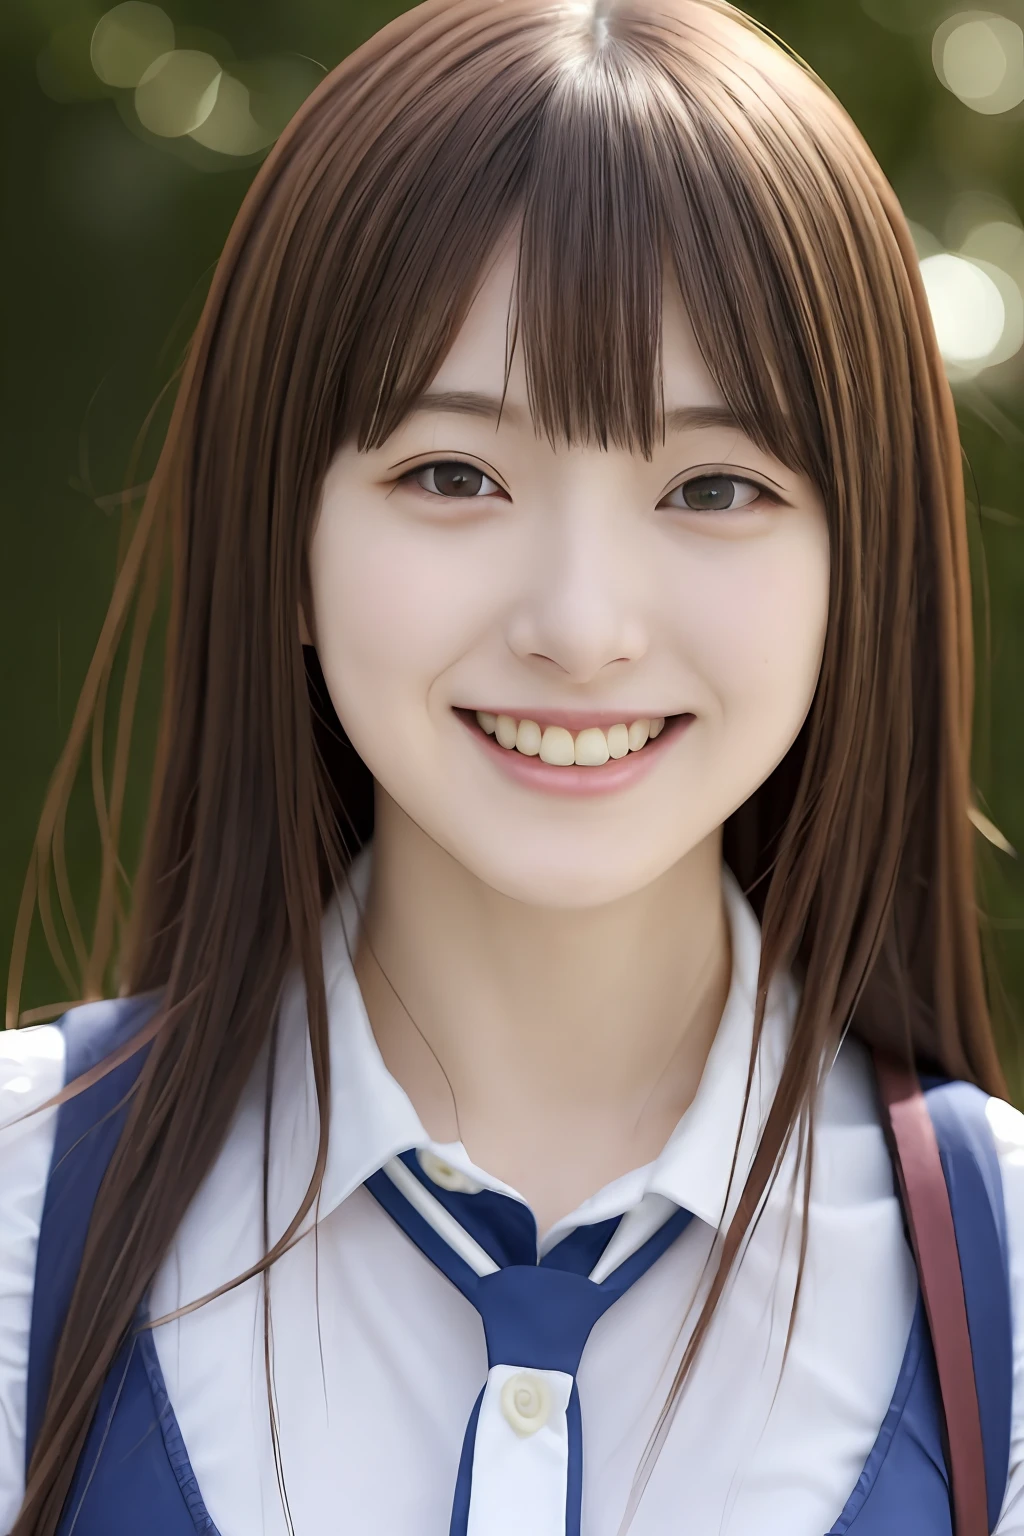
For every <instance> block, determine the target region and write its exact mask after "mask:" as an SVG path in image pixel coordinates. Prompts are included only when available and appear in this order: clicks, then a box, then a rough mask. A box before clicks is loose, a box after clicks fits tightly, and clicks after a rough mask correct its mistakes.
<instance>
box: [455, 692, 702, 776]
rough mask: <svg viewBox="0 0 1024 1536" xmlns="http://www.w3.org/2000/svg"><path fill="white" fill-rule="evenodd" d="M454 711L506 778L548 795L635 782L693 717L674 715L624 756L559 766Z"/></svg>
mask: <svg viewBox="0 0 1024 1536" xmlns="http://www.w3.org/2000/svg"><path fill="white" fill-rule="evenodd" d="M456 714H457V715H458V717H459V719H460V720H461V721H462V723H463V725H464V726H465V727H466V729H467V731H469V732H470V733H471V734H472V736H473V738H474V739H475V740H476V742H477V743H478V745H479V746H480V749H481V751H483V752H486V753H487V756H488V757H489V758H491V759H492V760H493V761H494V763H495V764H496V766H497V767H499V768H501V769H502V770H503V771H504V772H505V773H506V774H508V776H509V778H510V779H515V781H516V782H517V783H518V784H526V785H527V786H528V787H529V788H530V789H539V790H542V791H543V792H544V793H545V794H550V795H607V794H611V793H612V792H613V791H614V790H617V789H626V788H627V787H628V786H629V785H630V784H636V783H637V782H638V781H639V780H640V779H642V778H643V777H644V775H645V774H647V773H649V772H650V770H651V769H652V768H653V767H654V765H655V763H656V762H657V761H658V759H659V758H660V757H663V756H664V754H665V751H666V750H667V748H668V746H669V745H670V743H671V742H673V741H675V740H676V739H677V737H679V736H681V735H682V733H683V732H684V731H685V730H686V727H687V726H688V725H689V724H690V723H691V721H692V720H694V719H695V716H693V715H676V716H675V717H674V718H673V719H671V720H669V721H668V722H667V723H666V725H665V728H664V730H663V731H662V732H661V733H660V735H658V736H655V738H654V740H653V741H648V742H647V744H646V746H643V747H641V748H640V750H639V752H630V753H629V754H628V755H627V756H626V757H610V758H609V759H608V761H607V762H606V763H602V764H601V765H600V767H594V768H585V767H582V766H581V765H580V764H578V763H577V764H572V765H569V766H566V767H565V768H560V767H559V766H558V765H557V764H555V763H545V762H543V761H542V760H541V759H540V758H539V757H527V756H526V754H525V753H523V752H517V751H516V749H515V747H503V746H502V745H501V744H500V742H497V741H495V739H494V737H493V736H489V735H488V734H487V732H486V731H484V730H482V729H481V728H480V726H479V725H478V724H477V723H476V720H475V719H474V718H472V717H471V716H470V715H469V714H468V713H464V712H463V711H462V710H456Z"/></svg>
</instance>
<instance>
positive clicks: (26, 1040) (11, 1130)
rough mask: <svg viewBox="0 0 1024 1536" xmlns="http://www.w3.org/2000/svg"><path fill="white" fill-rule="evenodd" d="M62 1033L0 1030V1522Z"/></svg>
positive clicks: (16, 1489) (8, 1494)
mask: <svg viewBox="0 0 1024 1536" xmlns="http://www.w3.org/2000/svg"><path fill="white" fill-rule="evenodd" d="M63 1086H64V1035H63V1033H62V1032H61V1030H60V1029H59V1028H58V1027H57V1026H56V1025H53V1024H47V1025H39V1026H36V1027H34V1028H31V1029H9V1030H4V1031H3V1033H0V1167H2V1168H3V1178H2V1179H0V1530H5V1531H6V1530H9V1529H10V1525H11V1522H12V1521H13V1519H14V1516H15V1514H16V1513H17V1509H18V1505H19V1504H20V1502H21V1497H22V1484H23V1473H24V1457H25V1392H26V1383H27V1378H28V1348H29V1330H30V1327H31V1321H32V1289H33V1284H34V1281H35V1267H36V1250H37V1248H38V1245H39V1228H40V1222H41V1219H42V1213H43V1201H44V1199H45V1196H46V1184H47V1179H48V1177H49V1172H50V1160H51V1157H52V1154H53V1141H54V1134H55V1131H56V1123H57V1110H56V1108H55V1107H54V1106H49V1107H47V1108H40V1106H41V1105H45V1104H46V1102H47V1100H48V1099H51V1098H53V1096H54V1094H57V1093H59V1092H60V1090H61V1088H62V1087H63Z"/></svg>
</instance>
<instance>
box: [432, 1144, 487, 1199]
mask: <svg viewBox="0 0 1024 1536" xmlns="http://www.w3.org/2000/svg"><path fill="white" fill-rule="evenodd" d="M416 1157H417V1160H418V1161H419V1165H420V1167H421V1168H422V1169H423V1172H424V1173H425V1174H426V1176H427V1178H428V1179H429V1180H430V1181H431V1183H432V1184H436V1185H437V1186H438V1187H439V1188H440V1189H450V1190H451V1191H452V1193H453V1194H457V1195H478V1194H479V1193H480V1191H481V1190H482V1189H483V1185H482V1184H478V1183H477V1181H476V1180H475V1179H471V1178H470V1177H469V1175H468V1174H465V1173H460V1172H459V1170H458V1168H453V1167H452V1165H451V1163H446V1162H445V1161H444V1158H441V1157H438V1156H437V1154H436V1153H435V1152H428V1151H426V1149H424V1150H423V1151H422V1152H417V1153H416Z"/></svg>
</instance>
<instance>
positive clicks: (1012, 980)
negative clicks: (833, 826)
mask: <svg viewBox="0 0 1024 1536" xmlns="http://www.w3.org/2000/svg"><path fill="white" fill-rule="evenodd" d="M403 8H404V7H402V6H400V5H395V4H386V3H385V4H380V3H375V0H163V4H162V8H160V7H157V6H154V5H143V4H139V3H136V0H131V3H129V4H127V5H117V6H115V7H113V8H111V7H109V6H107V5H104V4H103V3H102V0H100V3H92V0H3V3H2V6H0V113H2V115H3V129H2V134H3V137H2V142H3V146H4V153H3V158H2V176H3V210H4V223H3V242H2V260H3V284H2V290H0V291H2V294H3V301H4V318H5V325H4V335H3V343H4V344H3V384H2V388H3V402H2V403H3V409H2V413H0V431H2V433H3V438H4V445H3V455H2V458H0V534H2V542H0V570H2V579H3V602H2V605H0V666H2V674H0V676H2V685H0V686H2V706H0V707H2V717H0V718H2V726H3V738H2V739H3V751H2V753H0V806H2V807H3V812H2V818H0V840H2V841H0V952H2V953H3V955H4V958H5V966H4V968H5V969H6V957H7V955H8V954H9V953H10V947H11V939H12V935H13V932H14V925H15V916H16V912H17V908H18V901H19V896H20V892H21V887H22V881H23V878H24V874H25V870H26V867H27V864H28V861H29V858H30V853H31V848H32V841H33V837H34V832H35V826H36V822H37V818H38V814H39V810H40V806H41V803H42V798H43V794H44V791H45V788H46V784H47V782H48V780H49V777H50V774H51V772H52V770H53V767H54V764H55V762H56V759H57V755H58V752H59V749H60V746H61V744H62V742H63V740H64V737H65V734H66V732H67V729H68V726H69V724H70V721H71V715H72V710H73V707H74V703H75V700H76V698H77V695H78V691H79V688H80V686H81V684H82V681H83V678H84V676H85V672H86V668H87V666H88V662H89V658H90V655H91V652H92V648H93V645H94V643H95V641H96V638H97V636H98V634H99V629H100V625H101V622H102V619H103V615H104V612H105V609H106V604H107V600H108V597H109V595H110V590H111V585H112V581H113V575H114V569H115V563H116V559H117V547H118V537H119V529H120V519H121V502H120V500H119V496H120V493H121V492H122V491H123V490H124V489H125V487H126V486H127V485H129V484H130V483H134V484H138V483H140V482H141V481H142V480H144V478H145V476H146V474H147V473H148V472H149V470H150V469H151V468H152V464H153V461H154V458H155V453H156V449H157V447H158V444H159V437H160V431H161V427H162V424H163V423H164V422H165V421H166V415H167V399H166V398H165V399H164V400H163V402H162V403H161V404H159V405H157V408H156V412H155V415H154V418H153V422H152V426H151V429H150V431H149V433H148V438H147V441H146V445H145V447H144V449H143V451H142V457H141V459H140V461H139V463H138V465H137V466H134V467H133V465H132V451H133V445H135V443H136V441H137V439H138V437H139V434H140V432H141V430H142V427H143V423H144V421H145V420H146V418H147V415H148V413H149V412H150V410H151V408H153V407H154V405H156V403H157V401H158V397H159V396H160V395H161V391H162V390H164V389H165V386H166V385H167V383H168V380H169V379H170V378H171V376H172V374H173V371H174V368H175V366H176V365H177V363H178V362H179V360H180V357H181V354H182V350H183V348H184V345H185V342H186V340H187V337H188V334H189V331H190V328H191V327H192V325H193V324H194V322H195V320H196V319H197V317H198V314H199V310H200V307H201V304H202V299H203V295H204V293H205V291H206V287H207V284H208V282H209V279H210V276H211V273H212V270H213V267H214V265H215V263H216V260H217V256H218V252H219V251H220V249H221V246H222V244H223V242H224V239H225V236H226V234H227V232H228V228H229V226H230V224H231V221H232V218H233V216H234V213H235V211H236V209H237V207H238V205H239V203H240V202H241V199H242V197H243V195H244V192H245V190H246V187H247V186H248V184H249V181H250V179H251V177H252V175H253V173H254V170H255V168H256V166H257V165H258V164H259V162H260V160H261V159H262V157H263V155H265V153H266V150H267V147H268V146H269V144H270V143H272V142H273V139H274V137H275V136H276V134H277V133H278V132H279V131H280V129H281V127H282V126H283V124H284V122H285V121H287V118H288V116H289V115H290V114H291V112H292V111H294V109H295V107H296V106H297V105H298V104H299V102H301V100H302V99H303V98H304V96H305V95H306V94H307V93H308V91H309V90H311V89H312V87H313V86H314V85H315V83H316V81H317V80H318V79H319V78H320V77H321V76H322V74H323V73H324V71H325V70H326V69H329V68H331V67H332V66H333V65H334V64H335V63H337V61H338V60H339V59H340V58H341V57H343V56H344V55H345V54H346V53H347V52H349V51H350V50H351V49H352V48H353V47H355V46H356V45H357V44H358V43H359V42H361V41H362V40H363V39H364V38H365V37H367V36H368V35H369V34H370V33H372V32H373V31H375V30H376V28H377V27H378V26H380V25H381V24H382V23H383V22H384V21H386V20H387V19H389V17H391V16H392V15H393V14H395V13H396V12H397V11H398V10H400V9H403ZM751 9H752V10H753V13H754V14H755V15H756V16H757V17H758V18H759V19H760V20H761V21H763V22H764V23H766V24H767V25H768V26H769V27H770V28H771V29H772V30H773V31H775V32H776V33H778V34H779V35H780V36H781V37H782V38H783V39H785V41H786V42H787V43H789V44H790V46H792V47H793V48H794V49H795V50H796V51H797V52H798V53H799V54H801V55H802V56H803V57H804V58H805V59H806V60H807V61H808V62H809V63H810V64H811V65H812V66H813V67H814V68H815V69H816V70H817V71H818V73H819V74H820V75H821V76H822V77H823V78H824V80H825V81H826V82H827V83H828V85H829V86H830V87H831V88H832V90H833V91H834V92H835V93H836V95H837V96H838V97H839V99H840V100H841V101H842V102H843V103H844V105H845V106H846V107H847V108H848V110H849V111H850V112H851V114H852V115H853V117H854V119H855V120H856V122H857V123H858V124H859V126H860V128H861V129H862V131H863V132H864V134H865V135H866V137H867V139H868V141H869V143H870V144H871V146H872V148H873V149H874V151H875V153H876V154H877V156H878V158H879V160H880V161H881V163H882V165H883V167H884V169H885V171H886V172H887V174H888V176H889V178H890V180H891V181H892V182H893V184H894V186H895V188H896V190H897V192H898V194H899V196H900V198H901V200H902V202H903V206H904V208H905V210H906V213H907V215H908V217H909V218H910V220H911V221H912V225H913V228H914V232H915V238H916V239H917V242H918V247H919V255H920V257H921V259H922V262H923V264H924V270H925V275H926V281H927V283H928V288H929V295H930V298H931V300H932V305H933V310H934V313H935V317H936V322H937V325H938V329H939V335H940V341H941V343H942V346H943V351H944V354H945V356H946V358H947V363H948V367H949V372H950V377H951V379H952V381H953V384H954V388H955V390H956V395H957V402H958V408H959V415H960V421H961V427H962V437H963V443H964V449H965V454H966V467H967V473H968V477H969V484H970V488H971V494H972V496H973V499H974V503H975V506H974V508H973V510H972V516H971V529H972V542H973V547H974V555H975V577H976V582H975V585H976V593H977V598H978V622H977V632H978V637H979V694H978V740H977V752H976V765H975V778H976V781H977V785H978V791H979V804H980V807H981V810H982V811H983V813H984V815H985V816H986V817H987V818H988V823H989V824H988V825H987V829H986V830H987V835H988V838H989V842H988V844H987V845H986V847H987V858H986V864H987V870H988V873H987V876H986V881H987V884H986V890H985V893H984V903H983V904H984V906H985V908H986V910H987V912H988V914H989V918H990V921H991V925H992V928H993V931H994V933H995V936H996V940H997V943H998V951H999V954H1000V957H1001V967H1002V975H1003V978H1004V985H1005V992H1006V995H1007V1002H1008V1004H1009V1007H1010V1008H1011V1010H1012V1011H1013V1012H1015V1014H1016V1017H1017V1019H1018V1021H1022V1020H1024V867H1022V862H1024V861H1022V860H1021V859H1018V858H1017V857H1016V856H1015V855H1014V854H1013V853H1012V849H1013V848H1022V849H1024V707H1022V702H1024V520H1022V519H1024V507H1022V498H1021V475H1022V471H1024V351H1022V342H1024V299H1022V296H1021V295H1022V291H1024V231H1022V228H1021V213H1022V212H1024V105H1022V103H1024V0H999V4H998V5H997V9H996V10H995V11H989V10H983V11H972V10H968V9H966V8H965V7H963V6H956V5H949V4H943V3H937V0H754V3H753V4H752V6H751ZM157 649H158V647H157V648H155V649H154V653H153V655H152V656H151V657H150V659H149V661H148V663H147V671H146V676H145V680H144V685H143V692H142V700H141V705H140V709H139V712H138V720H139V729H138V748H139V755H138V760H137V766H136V770H135V772H134V773H133V776H132V779H131V781H130V787H129V796H128V806H127V832H128V837H127V849H126V852H127V859H126V863H127V866H128V868H129V869H130V867H131V861H132V858H133V856H134V849H135V847H136V846H137V837H138V831H139V827H140V824H141V818H142V815H143V812H144V808H145V800H146V771H145V770H146V762H147V756H148V752H149V750H150V747H151V742H152V733H153V726H154V720H155V711H156V689H155V679H156V677H157V675H158V664H159V657H158V654H157V653H156V651H157ZM107 738H108V740H107V750H108V752H109V749H110V743H111V740H112V730H110V729H108V731H107ZM1000 839H1003V840H1005V841H1006V842H1007V843H1008V845H1009V847H1010V850H1011V851H1006V850H1004V851H997V848H996V846H995V844H996V843H998V842H999V841H1000ZM97 846H98V845H97V840H96V831H95V816H94V811H93V806H92V800H91V789H90V786H89V782H88V774H87V773H85V774H82V775H81V776H80V782H79V784H78V787H77V789H76V793H75V797H74V799H73V802H72V810H71V815H70V818H69V822H68V827H67V848H68V864H69V870H70V875H71V879H72V883H73V886H74V887H75V889H76V891H78V892H80V893H81V895H82V898H83V900H82V906H83V911H84V914H85V915H86V916H87V915H88V909H89V901H90V898H91V896H92V895H93V892H94V882H95V871H96V868H97ZM69 995H73V994H71V993H70V992H69V987H68V982H67V981H66V980H65V979H64V978H62V977H61V976H60V975H59V973H58V972H57V970H56V969H55V968H54V966H53V965H52V963H51V961H50V960H49V958H48V953H47V950H46V946H45V944H44V943H43V941H42V939H41V936H40V934H39V932H38V928H37V931H36V933H35V936H34V939H33V943H32V945H31V948H30V954H29V962H28V969H27V973H26V982H25V987H24V991H23V995H22V1008H23V1009H30V1008H34V1007H38V1006H41V1005H43V1004H45V1003H48V1002H56V1001H60V1000H62V999H64V998H66V997H68V996H69ZM1022 1027H1024V1025H1022ZM1011 1065H1012V1064H1011ZM1014 1072H1015V1089H1016V1091H1017V1092H1018V1096H1020V1091H1021V1089H1024V1078H1022V1077H1020V1076H1019V1075H1017V1072H1016V1069H1014Z"/></svg>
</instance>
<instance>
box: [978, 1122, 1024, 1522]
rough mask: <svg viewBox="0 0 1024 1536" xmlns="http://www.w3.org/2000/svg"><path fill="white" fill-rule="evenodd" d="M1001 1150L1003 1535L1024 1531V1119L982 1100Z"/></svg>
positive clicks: (990, 1126)
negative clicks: (1005, 1389) (1007, 1382)
mask: <svg viewBox="0 0 1024 1536" xmlns="http://www.w3.org/2000/svg"><path fill="white" fill-rule="evenodd" d="M981 1098H982V1100H983V1113H984V1118H985V1123H986V1126H987V1128H988V1131H989V1134H990V1135H991V1137H992V1142H993V1144H994V1146H995V1151H996V1156H997V1158H998V1162H999V1172H1000V1175H1001V1182H1002V1192H1003V1202H1004V1205H1005V1209H1006V1246H1007V1250H1008V1258H1009V1270H1010V1311H1011V1315H1012V1319H1013V1416H1012V1422H1011V1431H1010V1465H1009V1478H1008V1482H1007V1489H1006V1498H1005V1500H1004V1503H1003V1509H1002V1514H1001V1515H1000V1519H999V1524H998V1525H997V1527H996V1531H997V1533H998V1536H1020V1533H1022V1532H1024V1115H1022V1114H1021V1113H1020V1111H1019V1110H1017V1109H1014V1108H1013V1106H1012V1105H1011V1104H1007V1103H1005V1102H1004V1101H1003V1100H1002V1099H992V1098H987V1097H986V1096H984V1095H981Z"/></svg>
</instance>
